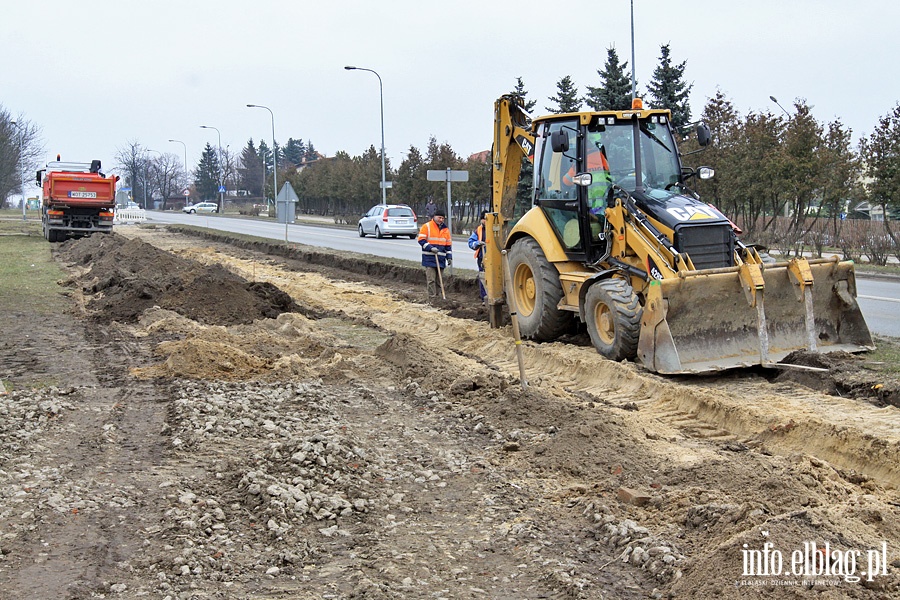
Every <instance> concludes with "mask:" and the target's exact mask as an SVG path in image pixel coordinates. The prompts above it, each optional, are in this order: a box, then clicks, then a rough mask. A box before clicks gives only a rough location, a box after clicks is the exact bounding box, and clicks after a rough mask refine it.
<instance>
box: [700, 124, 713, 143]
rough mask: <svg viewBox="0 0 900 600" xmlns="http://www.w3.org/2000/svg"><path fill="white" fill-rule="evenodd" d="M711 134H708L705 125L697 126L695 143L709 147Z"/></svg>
mask: <svg viewBox="0 0 900 600" xmlns="http://www.w3.org/2000/svg"><path fill="white" fill-rule="evenodd" d="M711 139H712V134H711V133H710V132H709V126H708V125H707V124H706V123H700V124H699V125H697V143H699V144H700V145H701V146H709V141H710V140H711Z"/></svg>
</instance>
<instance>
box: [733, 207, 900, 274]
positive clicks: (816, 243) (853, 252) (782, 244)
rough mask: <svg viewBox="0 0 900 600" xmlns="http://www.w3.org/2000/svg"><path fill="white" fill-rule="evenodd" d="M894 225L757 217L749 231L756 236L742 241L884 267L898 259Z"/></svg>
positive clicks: (899, 246)
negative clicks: (837, 256) (864, 260)
mask: <svg viewBox="0 0 900 600" xmlns="http://www.w3.org/2000/svg"><path fill="white" fill-rule="evenodd" d="M739 225H740V223H739ZM892 225H893V227H892ZM896 225H897V224H896V222H889V221H888V222H886V221H869V220H866V219H844V220H841V219H832V218H823V217H807V218H805V219H799V220H797V219H795V218H792V217H760V219H759V220H758V221H757V222H756V223H755V226H754V227H753V228H752V230H753V231H756V232H758V233H756V234H755V235H754V236H753V239H744V242H745V243H750V242H756V243H760V244H763V245H765V246H767V247H768V248H769V249H770V250H772V251H775V252H777V253H778V254H783V255H787V256H790V255H795V256H799V255H800V254H801V253H803V252H811V253H812V254H814V255H817V256H821V255H822V253H823V252H825V253H826V254H828V253H840V254H842V255H843V258H844V259H850V260H855V261H860V259H862V258H865V259H866V261H867V262H870V263H872V264H876V265H884V264H887V262H888V261H889V260H891V258H892V257H893V258H894V259H897V260H900V231H895V229H894V228H895V227H896Z"/></svg>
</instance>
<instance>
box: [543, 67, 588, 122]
mask: <svg viewBox="0 0 900 600" xmlns="http://www.w3.org/2000/svg"><path fill="white" fill-rule="evenodd" d="M548 100H550V101H551V102H555V103H556V107H550V106H547V107H545V110H548V111H550V112H552V113H555V114H560V113H568V112H578V111H579V110H581V99H580V98H578V88H577V87H576V85H575V83H574V82H573V81H572V78H571V77H569V76H568V75H566V76H565V77H563V78H562V79H560V80H559V81H557V82H556V95H555V96H550V97H549V98H548Z"/></svg>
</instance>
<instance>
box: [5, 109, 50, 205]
mask: <svg viewBox="0 0 900 600" xmlns="http://www.w3.org/2000/svg"><path fill="white" fill-rule="evenodd" d="M43 154H44V145H43V141H42V140H41V129H40V127H38V126H37V125H35V124H34V123H32V122H31V121H29V120H28V119H26V118H25V116H24V115H23V114H21V113H20V114H19V115H18V116H17V117H13V116H12V115H11V114H10V113H9V111H7V110H6V109H5V108H4V107H3V105H0V205H2V206H4V207H5V206H7V204H8V201H9V196H10V194H15V193H17V192H18V193H21V194H22V195H23V197H24V196H27V195H28V193H29V191H30V189H31V188H30V186H29V183H30V182H32V181H34V177H33V175H34V172H35V170H36V169H37V165H38V162H39V160H40V157H41V156H42V155H43ZM29 173H30V175H29ZM23 181H24V183H25V189H24V190H23V189H22V182H23Z"/></svg>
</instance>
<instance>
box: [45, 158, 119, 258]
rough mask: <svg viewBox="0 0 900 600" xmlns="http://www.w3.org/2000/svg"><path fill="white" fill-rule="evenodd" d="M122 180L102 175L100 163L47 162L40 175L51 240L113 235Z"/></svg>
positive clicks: (47, 230)
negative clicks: (115, 212)
mask: <svg viewBox="0 0 900 600" xmlns="http://www.w3.org/2000/svg"><path fill="white" fill-rule="evenodd" d="M118 180H119V178H118V177H117V176H113V177H107V176H106V175H104V174H103V173H101V172H100V161H99V160H94V161H91V162H90V163H71V162H61V161H59V160H57V161H55V162H49V163H47V167H46V168H44V169H41V170H40V171H38V172H37V185H38V186H40V187H42V188H43V190H44V193H43V201H42V202H41V224H42V226H43V230H44V237H45V238H46V239H47V241H50V242H62V241H65V239H66V238H68V237H83V236H86V235H91V234H92V233H97V232H99V233H109V232H111V231H112V227H113V208H114V207H115V204H116V181H118Z"/></svg>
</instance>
